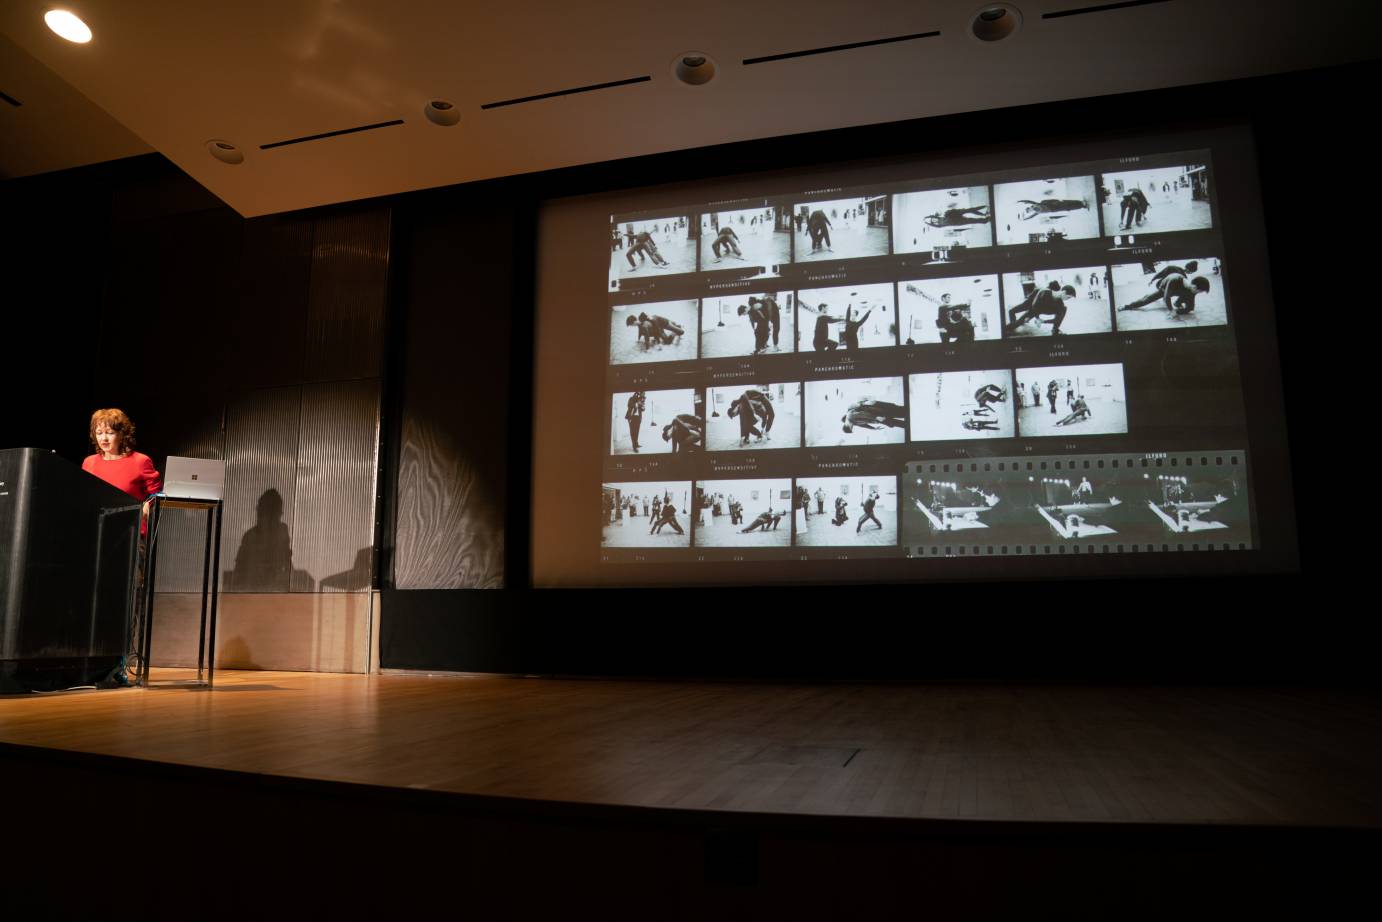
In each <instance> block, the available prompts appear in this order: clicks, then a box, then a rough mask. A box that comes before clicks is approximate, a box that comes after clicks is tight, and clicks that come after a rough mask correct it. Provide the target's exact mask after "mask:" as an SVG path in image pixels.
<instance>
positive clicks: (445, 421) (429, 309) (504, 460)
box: [390, 190, 532, 589]
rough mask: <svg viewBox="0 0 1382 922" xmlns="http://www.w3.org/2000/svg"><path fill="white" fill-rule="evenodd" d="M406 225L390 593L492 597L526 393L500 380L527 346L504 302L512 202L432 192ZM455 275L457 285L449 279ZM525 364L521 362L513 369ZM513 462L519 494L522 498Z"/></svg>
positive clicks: (523, 325)
mask: <svg viewBox="0 0 1382 922" xmlns="http://www.w3.org/2000/svg"><path fill="white" fill-rule="evenodd" d="M410 217H411V227H410V233H409V234H408V235H407V236H406V241H407V244H406V247H405V248H404V249H403V252H400V253H399V254H397V255H396V256H395V260H396V264H395V271H396V272H400V273H403V274H404V281H403V285H402V287H401V289H400V290H397V291H396V297H398V298H399V299H400V300H401V301H402V304H401V305H400V306H399V307H397V308H396V309H395V312H394V314H395V317H398V318H400V319H399V321H398V324H397V326H398V329H396V330H395V332H394V336H395V337H396V342H395V347H394V353H393V354H394V356H395V363H396V369H395V371H394V373H393V375H392V379H391V380H392V386H393V388H394V394H395V397H396V400H395V401H394V403H393V407H394V414H395V418H394V428H392V429H391V430H390V432H391V438H392V440H393V444H394V448H395V452H396V453H395V454H394V455H393V459H394V460H393V465H392V468H393V470H392V475H393V477H392V481H393V482H392V486H393V497H394V502H395V507H394V509H393V529H392V538H393V544H392V547H391V551H392V553H391V555H390V557H391V562H392V573H391V576H392V583H391V584H392V585H393V586H395V587H397V588H400V589H458V588H468V589H493V588H499V587H501V586H503V585H504V582H505V540H506V531H505V515H506V510H507V492H508V490H509V487H510V482H509V472H508V469H507V464H508V443H509V439H510V438H511V437H512V435H513V432H514V430H516V429H519V428H521V427H523V426H525V425H526V420H528V419H529V413H528V412H527V403H528V397H527V395H526V393H524V392H522V391H521V390H518V389H515V388H514V387H513V383H512V381H511V378H510V375H511V373H512V371H513V369H512V366H511V364H510V355H509V353H510V348H511V346H510V341H511V340H510V333H511V325H513V327H514V329H515V330H516V338H515V339H514V340H513V341H514V342H515V343H516V345H517V348H519V349H528V348H530V343H531V339H532V337H531V306H530V305H523V304H519V303H515V297H514V281H513V275H514V270H513V266H514V260H515V252H514V231H515V221H516V220H517V217H518V216H517V214H516V208H515V204H514V202H513V201H511V200H507V199H505V198H504V197H501V196H499V195H497V194H496V193H495V192H494V191H493V190H491V191H490V192H489V193H487V194H480V195H478V196H468V197H466V198H464V199H462V198H460V197H457V196H452V197H449V198H448V197H446V196H439V197H438V198H437V199H436V200H435V201H433V202H430V203H428V205H427V208H426V210H425V211H422V212H419V213H415V214H413V215H411V216H410ZM459 278H463V279H464V282H463V283H461V282H459V281H458V279H459ZM520 367H525V366H520ZM526 470H527V460H526V457H525V458H524V459H523V461H522V464H521V468H520V471H521V472H520V473H519V475H518V476H519V477H520V478H522V479H521V482H520V484H519V486H520V487H521V488H522V489H524V490H526V489H527V481H526V477H525V476H524V473H523V472H526Z"/></svg>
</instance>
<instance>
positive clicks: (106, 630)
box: [0, 448, 140, 693]
mask: <svg viewBox="0 0 1382 922" xmlns="http://www.w3.org/2000/svg"><path fill="white" fill-rule="evenodd" d="M139 507H140V503H139V501H138V500H136V499H134V498H132V497H130V496H128V495H127V494H125V493H123V492H121V491H120V490H117V489H115V488H114V487H112V486H110V485H109V484H106V483H104V482H103V481H101V480H99V479H97V478H96V477H93V476H91V475H90V474H88V473H86V472H85V471H83V470H82V469H81V468H79V467H77V466H76V465H74V464H72V463H70V462H68V461H66V460H64V459H63V458H60V457H58V456H57V455H55V454H53V453H52V452H49V451H45V450H43V449H40V448H11V449H6V450H0V693H6V692H19V691H47V690H52V689H58V688H71V687H73V686H75V685H99V684H103V683H105V682H107V681H109V680H110V678H111V673H113V672H114V671H115V670H116V668H117V667H118V666H119V665H120V661H121V658H122V657H124V656H125V654H126V652H127V651H128V648H129V642H130V626H129V625H130V612H131V604H132V599H133V592H132V591H131V590H132V588H133V583H134V574H135V566H136V563H137V559H136V554H137V553H138V547H139Z"/></svg>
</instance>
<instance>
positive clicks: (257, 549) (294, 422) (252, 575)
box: [221, 386, 302, 592]
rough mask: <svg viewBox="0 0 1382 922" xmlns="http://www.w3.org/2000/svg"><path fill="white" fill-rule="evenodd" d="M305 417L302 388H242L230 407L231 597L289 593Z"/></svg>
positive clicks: (225, 527) (225, 538)
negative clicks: (299, 449) (249, 594)
mask: <svg viewBox="0 0 1382 922" xmlns="http://www.w3.org/2000/svg"><path fill="white" fill-rule="evenodd" d="M301 417H302V388H301V387H298V386H291V387H274V388H258V389H255V390H248V391H241V392H239V393H237V394H235V395H234V396H233V397H232V398H231V400H230V405H229V406H228V407H227V408H226V494H225V495H226V507H225V512H224V519H223V521H222V523H221V569H222V570H223V571H225V580H224V582H223V583H222V585H223V586H224V588H225V590H226V591H227V592H288V591H289V587H290V585H291V583H292V581H293V580H292V573H293V568H294V561H293V556H292V547H293V544H292V531H293V528H294V520H293V508H294V501H295V499H296V496H297V457H298V431H299V427H300V422H301Z"/></svg>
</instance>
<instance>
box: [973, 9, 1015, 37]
mask: <svg viewBox="0 0 1382 922" xmlns="http://www.w3.org/2000/svg"><path fill="white" fill-rule="evenodd" d="M1021 27H1022V11H1021V10H1019V9H1018V8H1017V7H1015V6H1013V5H1012V4H1011V3H990V4H988V5H986V6H984V7H983V8H982V9H980V10H979V12H977V13H975V14H974V19H973V20H972V21H971V22H970V24H969V31H970V34H972V35H973V36H974V37H975V38H977V39H978V40H979V41H981V42H996V41H1000V40H1002V39H1005V38H1007V37H1008V36H1010V35H1013V34H1015V33H1016V32H1017V30H1018V29H1020V28H1021Z"/></svg>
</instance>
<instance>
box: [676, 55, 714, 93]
mask: <svg viewBox="0 0 1382 922" xmlns="http://www.w3.org/2000/svg"><path fill="white" fill-rule="evenodd" d="M672 74H673V76H675V77H676V78H677V79H678V80H680V81H681V82H682V83H685V84H687V85H689V86H700V85H702V84H704V83H709V82H710V81H711V79H712V78H713V77H714V76H715V61H714V60H713V59H712V58H711V57H710V56H709V55H707V54H705V53H704V52H701V51H686V52H683V53H681V54H679V55H677V57H676V60H674V61H673V62H672Z"/></svg>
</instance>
